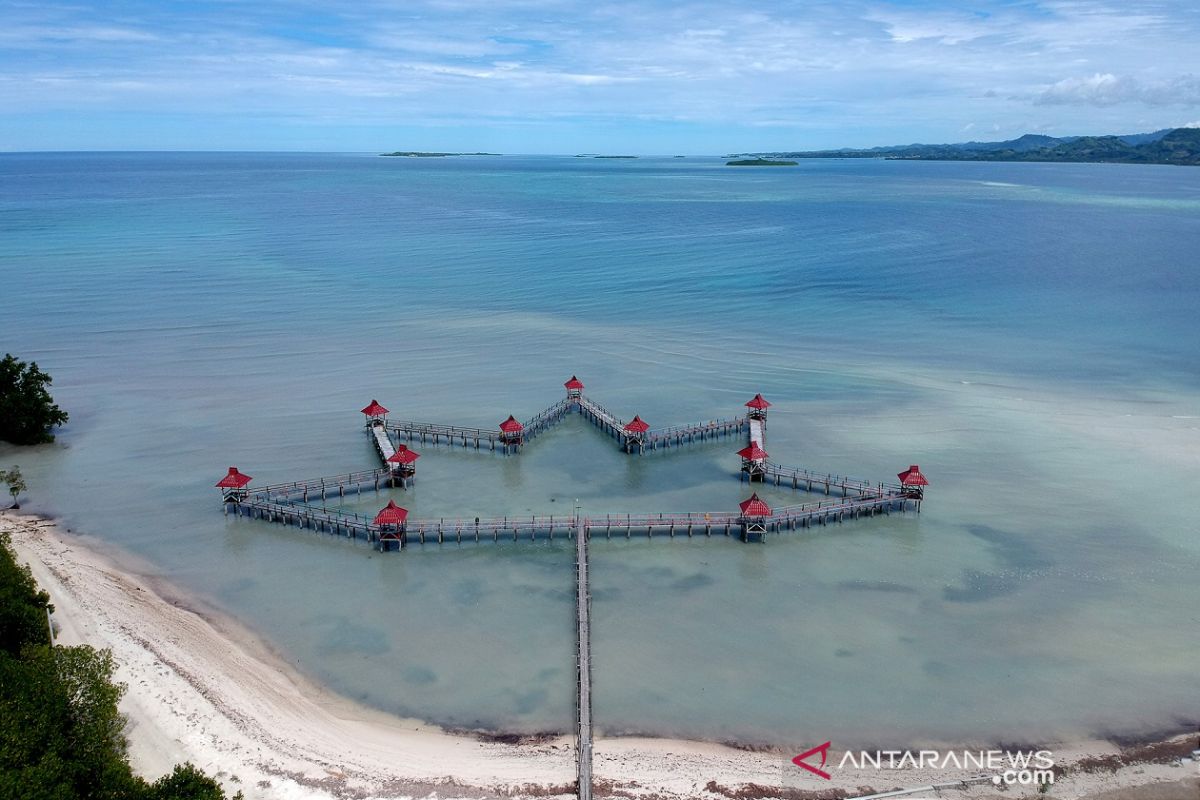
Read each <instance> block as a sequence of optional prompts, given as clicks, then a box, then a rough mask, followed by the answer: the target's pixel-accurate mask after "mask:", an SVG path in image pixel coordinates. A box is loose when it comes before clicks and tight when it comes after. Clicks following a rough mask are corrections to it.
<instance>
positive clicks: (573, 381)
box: [563, 375, 583, 391]
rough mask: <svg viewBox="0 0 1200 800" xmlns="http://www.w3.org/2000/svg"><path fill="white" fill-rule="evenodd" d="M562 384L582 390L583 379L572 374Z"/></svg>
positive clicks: (572, 388)
mask: <svg viewBox="0 0 1200 800" xmlns="http://www.w3.org/2000/svg"><path fill="white" fill-rule="evenodd" d="M563 386H565V387H566V388H568V389H571V390H575V389H578V390H579V391H583V381H581V380H579V378H576V377H575V376H574V375H572V376H571V380H569V381H567V382H566V383H564V384H563Z"/></svg>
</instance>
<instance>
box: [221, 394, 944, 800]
mask: <svg viewBox="0 0 1200 800" xmlns="http://www.w3.org/2000/svg"><path fill="white" fill-rule="evenodd" d="M565 386H566V388H567V390H568V395H567V398H566V399H564V400H560V401H559V402H557V403H555V404H553V405H551V406H550V407H548V408H546V409H544V410H542V411H540V412H538V413H537V414H535V415H534V416H533V417H531V418H530V419H529V420H528V421H527V422H524V423H522V425H523V429H522V430H521V431H520V432H519V433H516V432H513V433H510V434H503V433H501V432H500V430H499V429H498V428H497V429H484V428H472V427H464V426H456V425H443V424H438V423H432V422H412V421H385V419H384V417H385V415H386V414H387V409H386V408H383V407H382V406H380V405H379V404H378V403H376V402H375V401H372V403H371V405H370V406H368V407H367V408H365V409H363V413H364V414H366V415H368V421H367V433H368V436H369V437H370V440H371V442H372V445H373V446H374V448H375V451H376V454H377V455H378V456H379V459H380V462H381V464H382V468H381V469H374V470H364V471H361V472H351V473H347V474H344V475H336V476H332V477H324V478H314V479H311V480H301V481H292V482H290V483H278V484H268V485H263V486H257V487H256V486H250V487H248V488H247V487H246V483H248V482H249V481H250V478H249V477H247V476H244V475H239V474H238V473H237V470H236V469H235V468H230V470H229V473H230V474H229V478H234V479H236V480H235V481H234V482H233V483H226V482H224V481H222V483H218V484H217V485H218V487H221V488H222V501H223V505H224V508H225V513H226V514H229V513H233V514H235V515H237V516H244V517H248V518H251V519H257V520H265V521H270V522H274V523H279V524H283V525H287V526H291V527H297V528H301V529H308V530H312V531H315V532H322V533H327V534H330V535H334V536H339V537H345V538H347V539H350V540H356V539H364V540H365V541H367V542H370V543H372V544H376V545H377V546H378V547H379V548H380V549H381V550H384V549H390V548H392V547H394V546H396V545H398V546H399V547H401V548H403V547H406V546H408V545H412V544H422V545H424V544H430V545H432V544H439V545H441V544H449V543H453V544H456V545H461V544H463V543H471V542H474V543H483V542H488V541H491V542H500V541H502V540H504V541H508V540H511V541H514V542H516V541H521V540H527V541H537V540H539V539H543V540H549V541H553V540H554V537H555V534H558V535H559V536H560V537H564V536H565V537H568V538H573V539H574V543H575V573H576V594H575V609H576V623H577V632H576V637H577V638H576V688H577V695H576V728H575V744H576V764H577V768H578V773H577V784H576V785H577V795H578V797H579V798H580V800H592V790H593V786H592V777H593V776H592V756H593V753H592V748H593V738H592V698H591V694H592V655H591V590H590V586H589V583H590V581H589V565H588V547H589V542H590V540H591V538H592V537H593V536H604V538H605V539H612V537H613V535H614V534H616V535H617V536H618V537H620V536H622V535H624V537H625V538H626V539H631V538H633V536H634V535H635V534H636V535H637V536H638V537H639V538H641V537H642V536H644V537H645V538H646V539H653V538H654V537H656V536H657V537H669V538H675V537H677V536H678V537H687V538H689V539H691V538H695V537H699V536H704V537H705V538H709V537H712V536H714V535H715V536H738V537H739V538H741V539H742V540H743V541H747V542H749V541H762V540H763V537H764V535H765V534H768V533H774V534H783V533H786V532H796V531H806V530H807V529H809V528H813V527H819V526H825V525H829V524H831V523H834V522H837V523H841V522H844V521H846V520H847V519H859V518H860V517H863V516H876V515H879V514H891V513H892V512H893V511H898V512H905V511H908V510H909V509H910V508H911V509H913V510H915V511H917V512H920V510H921V501H922V498H923V489H922V487H923V486H924V485H925V483H927V482H926V481H925V479H924V477H923V476H921V475H920V474H919V472H918V473H917V478H919V479H920V482H921V485H919V486H918V485H916V484H917V483H918V481H915V480H909V479H908V478H906V475H908V474H909V473H902V474H901V476H900V478H901V480H904V481H905V483H906V484H908V485H907V486H902V485H899V484H894V483H882V482H881V483H872V482H870V481H866V480H861V479H857V478H849V477H846V476H844V475H835V474H833V473H825V472H819V471H815V470H809V469H805V468H802V467H789V466H783V465H781V464H776V463H773V462H769V461H766V459H765V458H764V459H762V460H759V461H755V462H753V463H752V464H745V465H744V466H743V470H752V471H753V473H754V475H753V478H754V480H759V479H761V480H762V481H763V482H766V483H774V485H776V486H790V487H791V488H792V489H795V490H797V491H805V492H809V493H822V492H823V493H824V495H825V497H826V498H828V499H822V500H817V501H815V502H807V503H798V504H793V505H787V506H783V507H779V508H775V509H774V510H771V509H765V508H762V509H761V511H762V512H763V513H765V514H767V516H751V517H746V516H743V515H742V514H741V513H739V512H730V511H710V512H696V511H686V512H679V513H642V514H633V513H614V514H592V515H589V516H586V517H585V516H582V515H579V514H578V513H577V511H576V513H572V514H568V515H566V516H562V515H538V514H533V515H517V516H499V517H473V518H446V517H439V518H436V519H435V518H425V519H422V518H407V519H403V518H401V519H402V523H400V522H397V524H395V525H393V526H391V527H389V528H387V529H386V531H385V529H384V528H382V527H381V526H379V525H376V524H375V519H376V517H375V516H373V515H367V514H361V513H358V512H354V511H346V510H344V509H342V508H340V507H334V508H330V507H329V505H328V503H329V502H330V500H332V499H334V498H337V499H338V500H341V499H343V498H345V497H346V496H347V495H361V494H362V493H363V492H364V491H366V490H373V491H376V492H378V491H380V490H381V489H387V488H392V487H394V486H397V485H400V486H404V485H406V481H407V480H408V477H411V475H412V470H411V468H409V469H407V471H405V472H404V476H401V475H399V474H397V473H396V472H394V471H393V469H392V464H391V463H389V462H388V459H389V458H391V457H392V456H394V455H395V453H396V451H397V446H398V443H399V442H401V441H404V440H407V441H409V442H420V443H421V444H433V445H442V444H445V445H452V446H458V447H466V448H471V449H474V450H487V451H490V452H495V451H500V452H503V453H505V454H509V453H517V452H520V450H521V447H522V445H523V444H524V443H526V442H528V441H529V440H531V439H533V438H535V437H537V436H538V435H539V434H541V433H543V432H545V431H547V430H549V429H550V428H551V427H552V426H553V425H555V424H556V423H558V422H560V421H561V420H562V419H563V418H565V417H566V416H567V415H568V414H571V413H578V414H580V415H582V416H583V417H584V418H585V419H587V420H588V421H589V422H591V423H592V424H594V425H596V427H598V428H600V430H602V431H603V432H605V433H606V434H608V435H609V436H611V437H612V438H613V439H614V440H615V441H616V442H617V443H618V444H619V446H620V447H621V448H622V449H623V450H625V451H626V452H630V453H632V452H637V453H644V452H645V451H646V450H647V449H648V450H651V451H654V450H657V449H660V448H661V449H667V448H670V447H680V446H683V445H690V444H695V443H697V442H700V443H703V442H710V441H715V440H717V439H721V438H724V437H728V436H730V435H733V434H737V433H741V432H743V431H744V432H745V434H746V441H747V443H749V444H754V443H756V442H757V443H758V445H759V446H760V447H762V448H763V449H766V420H765V411H766V408H767V407H768V406H769V403H765V401H763V400H762V397H761V396H756V397H755V402H752V403H748V404H747V406H748V407H749V408H750V409H751V411H750V412H749V413H747V414H746V415H744V416H737V417H730V418H727V419H719V420H712V421H709V422H700V423H693V424H688V425H676V426H672V427H668V428H659V429H648V430H644V431H634V432H630V431H627V430H626V429H625V426H626V424H627V423H626V421H625V420H624V419H622V418H621V417H619V416H617V415H616V414H614V413H612V412H611V411H609V410H608V409H606V408H605V407H604V406H602V405H600V404H599V403H597V402H595V401H593V400H592V399H590V398H588V397H587V396H585V395H584V394H583V392H582V388H583V385H582V383H581V382H579V381H578V380H577V379H576V378H574V377H573V378H572V379H571V381H569V382H568V383H567V384H565ZM756 403H757V404H756ZM512 427H515V426H512ZM760 465H761V469H759V466H760ZM915 470H917V468H916V467H911V468H910V472H911V471H915ZM739 474H740V475H742V477H743V478H745V477H746V472H744V471H743V472H740V473H739ZM405 476H407V477H405ZM835 494H836V495H838V496H837V497H833V495H835ZM741 507H742V508H746V509H747V510H752V509H754V508H755V504H754V503H752V502H748V503H743V504H742V506H741ZM389 508H390V504H389ZM385 510H387V509H385ZM396 511H397V509H391V512H392V513H395V512H396ZM381 518H383V517H381Z"/></svg>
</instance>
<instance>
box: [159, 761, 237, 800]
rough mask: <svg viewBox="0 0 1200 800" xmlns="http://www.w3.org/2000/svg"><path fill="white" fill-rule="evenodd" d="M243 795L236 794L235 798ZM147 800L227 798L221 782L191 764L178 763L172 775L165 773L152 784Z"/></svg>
mask: <svg viewBox="0 0 1200 800" xmlns="http://www.w3.org/2000/svg"><path fill="white" fill-rule="evenodd" d="M241 796H242V793H241V792H238V793H237V794H236V795H234V800H238V798H240V797H241ZM145 798H146V800H225V792H224V791H222V790H221V784H219V783H217V782H216V781H215V780H213V779H212V778H210V777H208V776H207V775H205V774H204V773H203V772H201V771H200V770H198V769H196V767H194V766H192V765H191V764H176V765H175V770H174V771H173V772H172V773H171V774H170V775H163V776H162V777H161V778H159V779H158V780H156V781H155V782H154V783H152V784H151V785H150V790H149V792H148V793H147V794H146V795H145Z"/></svg>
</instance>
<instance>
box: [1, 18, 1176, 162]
mask: <svg viewBox="0 0 1200 800" xmlns="http://www.w3.org/2000/svg"><path fill="white" fill-rule="evenodd" d="M1186 124H1200V4H1197V3H1195V2H1194V0H1184V1H1183V2H1173V1H1172V0H1163V1H1162V2H1154V1H1150V0H1145V1H1143V0H1122V1H1120V2H1118V1H1117V0H1114V1H1113V2H1092V1H1091V0H1047V1H1039V0H1034V1H1032V2H995V1H993V0H981V2H976V3H971V4H963V3H950V2H919V1H917V0H913V1H910V2H855V0H850V1H849V2H803V1H799V2H758V3H749V2H741V0H727V1H726V2H675V3H666V2H659V1H658V0H642V1H641V2H605V0H596V2H592V3H578V2H566V1H565V0H563V1H560V0H493V2H486V3H484V2H469V1H468V0H414V1H412V2H407V1H404V2H402V1H400V0H394V1H393V0H359V1H358V2H338V0H325V1H324V2H306V1H304V0H296V1H293V2H284V1H283V0H258V1H257V2H253V3H250V2H238V1H237V0H223V1H219V2H212V1H210V2H189V1H188V0H164V1H162V2H152V1H151V0H144V1H142V2H138V1H136V0H109V1H108V2H104V3H89V2H87V0H80V1H79V2H71V3H67V2H61V3H60V2H53V0H37V1H36V2H6V1H5V0H0V150H59V149H66V150H87V149H203V150H229V149H247V150H337V151H367V152H374V151H379V150H390V149H443V150H469V151H475V150H488V151H493V152H504V153H576V152H610V153H612V152H622V153H624V152H632V153H658V154H676V153H684V154H698V153H712V154H720V153H726V152H734V151H746V150H776V149H813V148H822V147H834V146H843V145H848V146H871V145H880V144H896V143H905V142H913V141H923V142H945V141H963V140H967V139H987V140H991V139H1003V138H1011V137H1013V136H1016V135H1019V134H1021V133H1025V132H1043V133H1049V134H1051V135H1065V134H1074V133H1132V132H1138V131H1148V130H1154V129H1157V128H1163V127H1174V126H1179V125H1186Z"/></svg>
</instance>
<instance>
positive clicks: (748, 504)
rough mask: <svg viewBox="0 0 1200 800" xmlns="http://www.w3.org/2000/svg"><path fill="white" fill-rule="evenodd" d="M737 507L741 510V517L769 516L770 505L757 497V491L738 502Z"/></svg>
mask: <svg viewBox="0 0 1200 800" xmlns="http://www.w3.org/2000/svg"><path fill="white" fill-rule="evenodd" d="M738 508H740V509H741V510H742V516H743V517H769V516H771V507H770V506H769V505H767V504H766V503H764V502H763V501H762V500H759V499H758V492H755V493H754V494H752V495H750V497H749V499H747V500H743V501H742V502H740V503H738Z"/></svg>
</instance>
